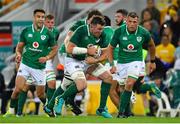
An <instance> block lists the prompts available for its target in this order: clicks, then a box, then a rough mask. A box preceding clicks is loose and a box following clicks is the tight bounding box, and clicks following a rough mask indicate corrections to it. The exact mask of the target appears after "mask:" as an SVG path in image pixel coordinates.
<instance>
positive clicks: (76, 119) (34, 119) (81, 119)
mask: <svg viewBox="0 0 180 124" xmlns="http://www.w3.org/2000/svg"><path fill="white" fill-rule="evenodd" d="M0 123H13V124H14V123H180V117H176V118H167V117H166V118H156V117H138V116H135V117H130V118H127V119H119V118H115V117H114V118H112V119H106V118H103V117H100V116H61V117H56V118H48V117H45V116H30V115H26V116H24V117H19V118H17V117H15V116H14V117H8V118H3V117H2V115H1V116H0Z"/></svg>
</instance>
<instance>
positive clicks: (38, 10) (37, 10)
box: [33, 9, 46, 15]
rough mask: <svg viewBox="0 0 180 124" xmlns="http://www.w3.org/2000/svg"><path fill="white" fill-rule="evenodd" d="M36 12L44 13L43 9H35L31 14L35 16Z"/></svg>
mask: <svg viewBox="0 0 180 124" xmlns="http://www.w3.org/2000/svg"><path fill="white" fill-rule="evenodd" d="M37 12H42V13H44V14H45V13H46V12H45V11H44V9H35V10H34V12H33V14H34V15H35V14H36V13H37Z"/></svg>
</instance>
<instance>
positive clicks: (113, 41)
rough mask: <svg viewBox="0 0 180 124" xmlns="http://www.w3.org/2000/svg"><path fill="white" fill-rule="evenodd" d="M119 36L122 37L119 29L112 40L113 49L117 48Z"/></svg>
mask: <svg viewBox="0 0 180 124" xmlns="http://www.w3.org/2000/svg"><path fill="white" fill-rule="evenodd" d="M119 35H120V30H119V29H116V30H115V32H114V34H113V37H112V40H111V42H110V45H111V46H113V47H116V46H117V44H118V38H119Z"/></svg>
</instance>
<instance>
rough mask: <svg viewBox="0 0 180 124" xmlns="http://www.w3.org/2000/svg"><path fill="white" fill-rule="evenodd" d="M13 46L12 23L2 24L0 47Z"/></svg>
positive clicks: (0, 26) (0, 23)
mask: <svg viewBox="0 0 180 124" xmlns="http://www.w3.org/2000/svg"><path fill="white" fill-rule="evenodd" d="M11 45H12V25H11V23H10V22H0V47H4V46H11Z"/></svg>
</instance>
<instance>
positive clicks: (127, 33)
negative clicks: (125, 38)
mask: <svg viewBox="0 0 180 124" xmlns="http://www.w3.org/2000/svg"><path fill="white" fill-rule="evenodd" d="M138 28H139V26H137V29H136V32H135V33H134V34H135V35H136V34H137V32H138ZM126 33H127V35H129V32H128V30H127V25H126Z"/></svg>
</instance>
